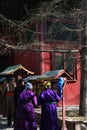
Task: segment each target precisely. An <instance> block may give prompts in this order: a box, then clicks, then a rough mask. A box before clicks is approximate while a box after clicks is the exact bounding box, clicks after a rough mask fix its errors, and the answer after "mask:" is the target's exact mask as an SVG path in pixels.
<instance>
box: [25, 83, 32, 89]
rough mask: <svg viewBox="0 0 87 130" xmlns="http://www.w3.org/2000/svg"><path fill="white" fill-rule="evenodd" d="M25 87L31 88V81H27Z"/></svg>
mask: <svg viewBox="0 0 87 130" xmlns="http://www.w3.org/2000/svg"><path fill="white" fill-rule="evenodd" d="M25 88H26V89H33V85H32V84H31V83H29V82H27V83H26V85H25Z"/></svg>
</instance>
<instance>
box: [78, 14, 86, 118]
mask: <svg viewBox="0 0 87 130" xmlns="http://www.w3.org/2000/svg"><path fill="white" fill-rule="evenodd" d="M86 37H87V27H86V16H85V15H84V16H83V31H82V50H81V87H80V106H79V107H80V108H79V115H80V116H87V39H86Z"/></svg>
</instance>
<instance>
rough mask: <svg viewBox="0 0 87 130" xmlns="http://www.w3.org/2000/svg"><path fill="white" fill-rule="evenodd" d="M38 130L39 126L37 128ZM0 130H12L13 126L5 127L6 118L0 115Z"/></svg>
mask: <svg viewBox="0 0 87 130" xmlns="http://www.w3.org/2000/svg"><path fill="white" fill-rule="evenodd" d="M37 127H38V129H37V130H39V126H37ZM0 130H14V128H13V126H11V127H7V118H6V117H3V116H2V115H0Z"/></svg>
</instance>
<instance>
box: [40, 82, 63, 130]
mask: <svg viewBox="0 0 87 130" xmlns="http://www.w3.org/2000/svg"><path fill="white" fill-rule="evenodd" d="M43 85H44V86H45V90H43V92H41V94H40V96H39V98H38V105H41V121H40V130H59V124H58V116H57V103H58V102H59V101H60V100H61V98H60V97H59V96H58V93H57V92H56V91H55V90H52V89H51V82H49V81H46V82H45V83H44V84H43Z"/></svg>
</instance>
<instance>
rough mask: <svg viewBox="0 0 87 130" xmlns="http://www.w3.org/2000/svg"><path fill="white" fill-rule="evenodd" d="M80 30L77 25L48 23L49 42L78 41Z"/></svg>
mask: <svg viewBox="0 0 87 130" xmlns="http://www.w3.org/2000/svg"><path fill="white" fill-rule="evenodd" d="M76 29H78V27H77V25H76V24H75V23H65V22H61V23H60V22H56V23H53V22H47V40H67V41H77V40H78V33H77V31H76Z"/></svg>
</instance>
